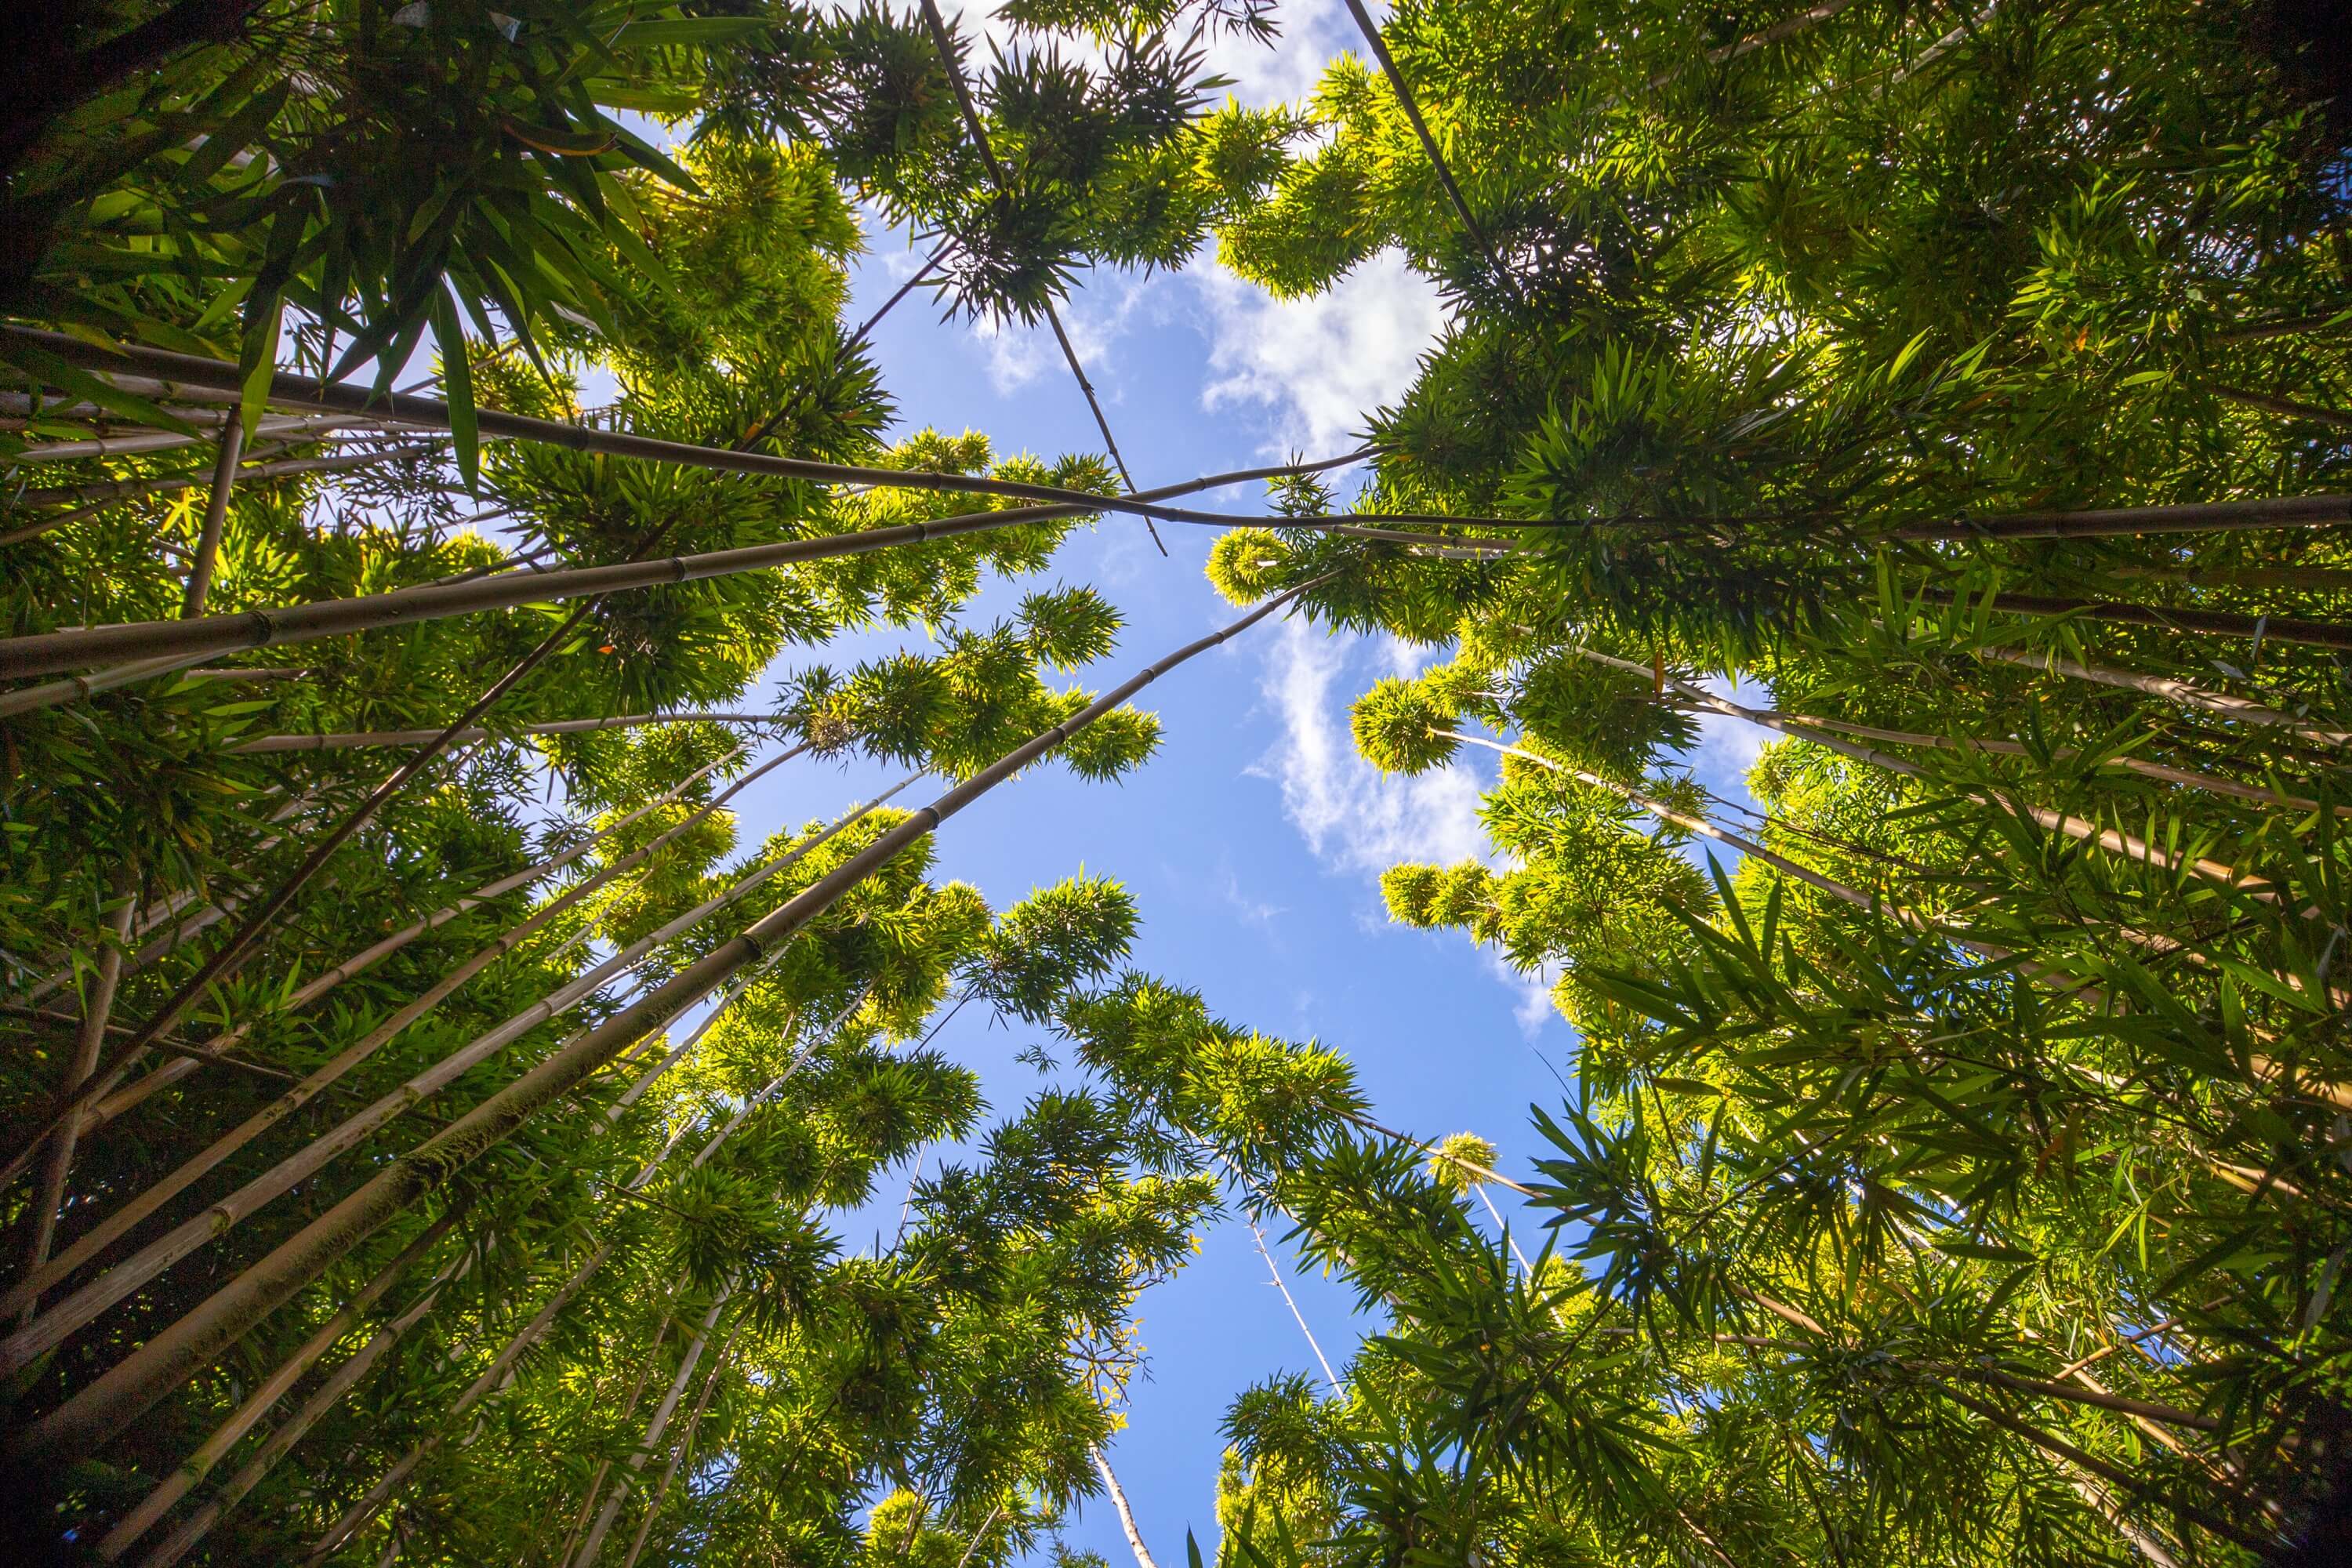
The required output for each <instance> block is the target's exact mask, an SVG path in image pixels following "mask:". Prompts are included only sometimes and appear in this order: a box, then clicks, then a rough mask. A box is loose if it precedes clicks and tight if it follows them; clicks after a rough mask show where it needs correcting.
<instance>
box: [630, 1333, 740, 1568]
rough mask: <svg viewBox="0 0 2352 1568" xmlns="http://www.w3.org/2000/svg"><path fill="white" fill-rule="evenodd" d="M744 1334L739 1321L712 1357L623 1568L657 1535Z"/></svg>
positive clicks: (632, 1565) (634, 1565)
mask: <svg viewBox="0 0 2352 1568" xmlns="http://www.w3.org/2000/svg"><path fill="white" fill-rule="evenodd" d="M742 1331H743V1325H742V1324H741V1323H740V1322H738V1323H737V1324H736V1325H735V1327H734V1328H733V1329H732V1330H730V1331H729V1332H728V1335H727V1338H726V1340H725V1341H724V1342H722V1343H721V1344H720V1345H719V1350H718V1352H717V1353H716V1354H714V1355H713V1356H712V1357H711V1358H710V1372H709V1375H708V1376H706V1377H705V1378H703V1380H702V1392H701V1393H700V1394H698V1395H696V1396H695V1401H694V1408H693V1410H691V1411H690V1412H688V1415H687V1417H686V1428H685V1430H684V1431H683V1432H682V1433H680V1434H679V1436H678V1440H677V1443H676V1444H675V1445H674V1446H673V1447H671V1449H670V1453H669V1462H668V1463H667V1464H666V1465H664V1466H663V1467H662V1474H661V1479H660V1481H659V1482H657V1483H656V1485H655V1487H654V1490H653V1496H651V1497H650V1498H647V1499H646V1512H645V1517H644V1518H643V1519H641V1520H639V1521H637V1533H636V1534H635V1536H633V1537H631V1538H630V1541H629V1554H628V1555H627V1556H626V1557H625V1558H623V1559H622V1560H621V1568H637V1558H638V1557H639V1556H640V1555H642V1554H643V1553H644V1552H645V1549H646V1537H647V1536H648V1535H650V1534H652V1533H653V1528H654V1521H656V1520H657V1519H659V1518H660V1517H661V1508H662V1504H663V1503H664V1502H665V1501H667V1500H668V1498H669V1488H670V1483H671V1482H672V1481H674V1480H676V1479H677V1472H678V1467H679V1466H680V1465H682V1464H684V1463H685V1462H686V1460H687V1458H688V1457H689V1456H690V1455H691V1454H692V1452H693V1450H694V1437H695V1434H696V1433H697V1432H698V1431H700V1430H701V1428H702V1413H703V1412H704V1411H706V1410H708V1409H709V1408H710V1396H711V1394H714V1393H716V1392H717V1391H718V1388H719V1376H720V1374H722V1373H725V1372H726V1370H727V1352H730V1351H731V1350H733V1349H734V1348H735V1341H736V1338H737V1336H738V1335H740V1334H741V1333H742Z"/></svg>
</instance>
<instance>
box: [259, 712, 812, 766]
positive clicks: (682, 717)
mask: <svg viewBox="0 0 2352 1568" xmlns="http://www.w3.org/2000/svg"><path fill="white" fill-rule="evenodd" d="M782 722H783V721H782V720H781V719H778V718H777V717H776V716H775V715H774V714H772V713H701V712H693V713H628V714H616V715H614V717H612V718H610V719H557V720H552V721H549V722H547V723H544V724H524V725H521V726H520V727H519V728H517V729H514V730H505V731H497V730H485V729H472V730H463V731H458V732H457V735H456V736H455V738H454V739H453V741H452V742H451V743H452V744H455V745H465V744H468V743H470V742H476V741H490V740H499V741H503V740H510V739H512V738H514V737H516V736H520V735H585V734H591V733H593V732H594V731H600V730H635V729H639V728H642V727H644V726H646V725H648V724H780V723H782ZM441 733H443V731H439V730H357V731H345V732H342V733H339V734H324V735H263V736H261V737H259V738H258V739H257V740H251V741H247V742H243V743H241V744H238V745H235V746H231V747H230V748H229V752H230V753H231V754H232V755H237V756H244V755H249V754H251V753H254V752H333V751H348V750H351V749H352V748H354V747H361V746H414V745H417V744H420V743H422V742H426V741H430V740H433V739H435V738H436V737H437V736H439V735H440V734H441Z"/></svg>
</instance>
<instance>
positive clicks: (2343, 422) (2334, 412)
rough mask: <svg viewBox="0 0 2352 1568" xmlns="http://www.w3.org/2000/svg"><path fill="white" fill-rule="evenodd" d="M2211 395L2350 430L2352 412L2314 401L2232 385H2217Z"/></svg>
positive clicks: (2269, 411)
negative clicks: (2308, 401)
mask: <svg viewBox="0 0 2352 1568" xmlns="http://www.w3.org/2000/svg"><path fill="white" fill-rule="evenodd" d="M2212 390H2213V395H2215V396H2217V397H2220V398H2222V399H2225V400H2226V401H2228V402H2231V403H2238V404H2242V405H2245V406H2246V407H2248V408H2259V409H2261V410H2262V411H2263V413H2265V414H2280V415H2284V416H2286V417H2287V418H2289V419H2308V420H2311V421H2313V422H2314V423H2315V424H2320V425H2333V426H2336V428H2337V429H2339V430H2352V414H2347V413H2346V412H2345V411H2344V410H2342V409H2340V408H2322V407H2320V406H2319V405H2317V404H2314V403H2300V402H2297V401H2296V400H2295V399H2294V398H2292V397H2274V396H2273V395H2270V394H2269V393H2266V392H2247V391H2243V390H2242V389H2240V388H2238V387H2234V386H2217V387H2214V388H2213V389H2212Z"/></svg>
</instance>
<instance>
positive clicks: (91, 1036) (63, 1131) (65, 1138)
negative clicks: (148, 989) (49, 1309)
mask: <svg viewBox="0 0 2352 1568" xmlns="http://www.w3.org/2000/svg"><path fill="white" fill-rule="evenodd" d="M130 882H131V879H130V878H128V877H118V878H117V879H116V881H115V886H114V894H115V897H116V898H117V899H118V900H120V902H119V903H118V905H117V906H116V908H115V910H114V912H113V914H112V915H111V916H110V918H109V919H108V921H107V925H106V930H107V933H108V935H109V937H110V938H111V940H110V941H109V942H107V943H106V944H105V946H104V948H103V949H102V950H101V951H100V953H99V956H98V973H97V975H96V976H95V977H94V978H93V980H92V981H91V983H90V988H89V997H88V999H87V1000H86V1001H85V1002H84V1003H83V1005H82V1021H81V1027H80V1028H79V1030H77V1031H76V1032H75V1034H74V1044H73V1055H72V1058H70V1059H69V1060H68V1063H67V1066H66V1087H67V1088H68V1089H76V1088H79V1086H80V1084H81V1082H82V1081H83V1080H84V1079H88V1078H89V1075H90V1074H92V1073H93V1072H95V1071H97V1070H98V1058H99V1055H100V1048H101V1047H103V1046H104V1045H105V1043H106V1022H107V1018H108V1016H110V1014H111V1013H112V1012H113V1011H114V993H115V988H116V986H117V985H119V984H121V980H122V944H123V942H125V941H127V940H128V939H129V937H130V934H131V920H132V918H133V916H134V915H135V914H136V913H137V910H138V901H137V900H135V899H133V898H132V897H131V886H130ZM79 1131H80V1130H79V1128H78V1127H76V1126H74V1125H72V1124H71V1123H68V1125H66V1126H63V1127H59V1128H58V1129H56V1130H55V1131H52V1132H50V1134H49V1135H48V1138H47V1140H46V1141H45V1142H44V1143H43V1144H42V1147H41V1160H40V1172H39V1174H38V1175H37V1177H36V1179H35V1181H34V1184H33V1186H34V1193H33V1202H32V1208H31V1210H30V1215H29V1217H30V1222H31V1226H32V1239H31V1241H30V1243H29V1244H28V1245H27V1246H26V1252H25V1268H24V1272H25V1274H26V1277H28V1278H29V1277H31V1276H34V1275H37V1274H38V1273H39V1272H40V1270H41V1268H42V1266H43V1265H45V1264H46V1263H47V1261H48V1258H49V1246H50V1244H51V1243H52V1242H53V1241H55V1240H56V1239H57V1234H58V1205H61V1204H63V1203H64V1201H65V1194H66V1177H67V1176H68V1174H69V1173H71V1171H72V1169H73V1157H74V1145H75V1142H76V1141H77V1135H78V1134H79ZM33 1307H34V1303H33V1302H32V1301H31V1300H27V1301H26V1303H25V1305H24V1308H23V1309H22V1310H23V1314H24V1316H25V1317H26V1319H30V1318H31V1316H32V1313H33ZM0 1316H5V1308H0Z"/></svg>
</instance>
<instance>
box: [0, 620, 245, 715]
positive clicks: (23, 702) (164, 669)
mask: <svg viewBox="0 0 2352 1568" xmlns="http://www.w3.org/2000/svg"><path fill="white" fill-rule="evenodd" d="M158 624H159V625H170V624H171V623H169V622H161V623H158ZM207 657H208V656H207V655H205V654H202V653H175V654H166V655H164V656H163V658H141V659H133V660H131V662H129V663H127V664H118V665H115V666H114V667H112V668H109V669H98V670H92V671H91V672H90V673H89V674H88V675H74V676H68V677H67V678H66V679H63V680H52V681H47V682H45V683H44V684H42V685H39V686H20V687H18V688H16V689H15V690H13V691H0V719H5V718H7V717H8V716H10V715H11V714H15V713H30V712H32V711H34V710H37V709H41V708H54V707H56V706H57V705H58V703H60V702H81V701H86V700H89V698H92V697H95V696H97V695H98V694H99V693H100V692H101V691H110V690H112V689H114V688H116V687H118V686H128V685H130V684H131V682H132V681H134V680H148V679H153V678H154V677H156V676H159V675H169V674H171V673H172V672H173V670H175V669H185V668H188V667H189V666H190V665H195V664H202V663H203V662H204V661H205V658H207Z"/></svg>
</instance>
